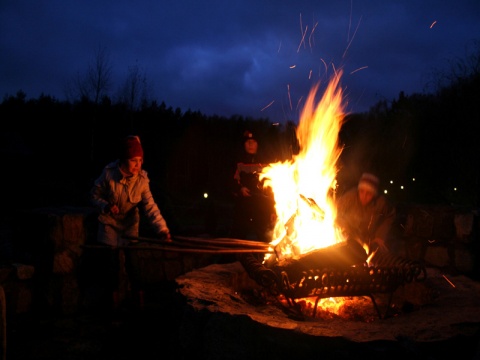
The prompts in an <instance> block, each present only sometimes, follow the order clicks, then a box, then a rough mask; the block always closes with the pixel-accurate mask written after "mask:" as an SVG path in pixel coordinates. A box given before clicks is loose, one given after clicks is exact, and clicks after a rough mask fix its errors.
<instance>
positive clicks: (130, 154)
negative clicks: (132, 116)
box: [121, 135, 143, 160]
mask: <svg viewBox="0 0 480 360" xmlns="http://www.w3.org/2000/svg"><path fill="white" fill-rule="evenodd" d="M136 156H140V157H142V158H143V148H142V144H141V143H140V138H139V137H138V136H135V135H130V136H127V137H126V138H125V140H124V141H123V143H122V149H121V158H122V159H125V160H127V159H131V158H134V157H136Z"/></svg>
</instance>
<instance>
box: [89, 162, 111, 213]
mask: <svg viewBox="0 0 480 360" xmlns="http://www.w3.org/2000/svg"><path fill="white" fill-rule="evenodd" d="M106 181H107V180H106V171H105V169H104V170H103V171H102V173H101V174H100V176H99V177H98V178H97V179H96V180H95V181H94V183H93V186H92V188H91V189H90V202H91V204H92V205H93V206H95V207H96V208H97V209H98V210H100V212H102V213H108V212H110V204H109V202H108V201H107V199H106V197H107V195H106Z"/></svg>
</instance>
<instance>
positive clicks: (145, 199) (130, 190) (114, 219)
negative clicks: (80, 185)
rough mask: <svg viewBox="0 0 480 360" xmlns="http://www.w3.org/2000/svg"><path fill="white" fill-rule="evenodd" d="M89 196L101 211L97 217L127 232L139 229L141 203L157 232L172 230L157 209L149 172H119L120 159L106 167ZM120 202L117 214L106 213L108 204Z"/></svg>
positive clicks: (104, 222)
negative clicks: (133, 173)
mask: <svg viewBox="0 0 480 360" xmlns="http://www.w3.org/2000/svg"><path fill="white" fill-rule="evenodd" d="M90 199H91V202H92V203H93V205H94V206H96V207H97V208H98V209H99V210H100V214H99V216H98V220H99V221H100V222H101V223H103V224H107V225H111V226H113V227H115V228H116V229H117V230H118V231H124V230H126V229H128V228H131V227H136V228H137V229H138V226H139V221H140V216H139V210H138V205H139V204H141V205H142V206H143V208H144V210H145V214H146V216H147V218H148V220H149V222H150V224H151V225H152V226H153V228H154V229H155V231H156V232H157V233H158V234H160V233H162V232H169V229H168V227H167V223H166V221H165V219H164V218H163V216H162V213H161V212H160V209H159V208H158V206H157V204H156V202H155V200H154V198H153V195H152V192H151V191H150V179H149V178H148V175H147V172H146V171H145V170H142V171H141V172H140V173H139V174H138V176H135V177H132V178H126V177H124V176H123V174H122V172H121V171H120V162H119V160H116V161H114V162H111V163H109V164H108V165H107V166H105V167H104V168H103V171H102V173H101V175H100V176H99V177H98V178H97V179H96V180H95V182H94V185H93V187H92V189H91V191H90ZM108 204H110V205H117V206H118V208H119V209H120V213H119V214H118V215H113V214H111V213H106V212H105V207H106V205H108Z"/></svg>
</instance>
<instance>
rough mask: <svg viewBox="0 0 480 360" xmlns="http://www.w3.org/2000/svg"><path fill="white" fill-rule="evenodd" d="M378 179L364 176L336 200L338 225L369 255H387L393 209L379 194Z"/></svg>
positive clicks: (366, 174) (393, 216) (371, 175)
mask: <svg viewBox="0 0 480 360" xmlns="http://www.w3.org/2000/svg"><path fill="white" fill-rule="evenodd" d="M379 183H380V181H379V179H378V177H377V176H375V175H373V174H371V173H363V174H362V176H361V177H360V180H359V182H358V185H357V186H356V187H353V188H351V189H349V190H347V191H346V192H345V193H343V194H342V195H341V196H339V197H338V198H337V201H336V203H337V220H336V221H337V225H338V227H339V228H340V229H342V230H343V231H344V234H345V235H346V236H347V238H348V239H349V240H350V241H357V242H358V243H359V244H360V245H361V246H362V247H363V248H364V249H365V248H367V251H368V255H370V254H372V253H373V252H375V251H379V252H389V251H390V250H389V245H390V244H388V240H389V238H390V233H391V229H392V225H393V223H394V221H395V217H396V210H395V207H394V206H393V205H392V204H391V203H390V201H389V200H388V199H387V197H386V196H384V195H383V194H380V193H379Z"/></svg>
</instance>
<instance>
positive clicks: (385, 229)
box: [373, 197, 396, 249]
mask: <svg viewBox="0 0 480 360" xmlns="http://www.w3.org/2000/svg"><path fill="white" fill-rule="evenodd" d="M377 206H378V211H379V213H380V216H381V221H380V223H379V224H378V228H377V230H376V231H375V236H374V239H373V242H375V243H377V244H378V245H379V246H380V247H381V248H383V249H386V248H387V247H386V240H387V237H388V234H389V232H390V230H391V228H392V225H393V223H394V221H395V217H396V210H395V207H394V206H392V205H391V204H390V203H389V201H388V200H387V199H386V198H384V197H382V198H380V199H379V202H378V204H377Z"/></svg>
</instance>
